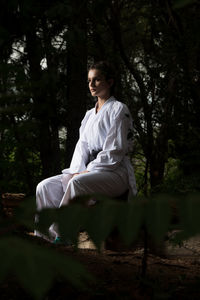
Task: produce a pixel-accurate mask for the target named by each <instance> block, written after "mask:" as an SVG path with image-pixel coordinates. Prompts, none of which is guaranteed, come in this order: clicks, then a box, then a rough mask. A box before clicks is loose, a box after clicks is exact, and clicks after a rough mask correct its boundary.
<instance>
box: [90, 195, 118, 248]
mask: <svg viewBox="0 0 200 300" xmlns="http://www.w3.org/2000/svg"><path fill="white" fill-rule="evenodd" d="M99 199H100V202H99V203H98V204H97V205H95V206H93V207H90V208H88V217H87V219H86V221H85V230H86V231H87V232H88V234H89V236H90V238H91V239H92V240H93V242H94V243H95V245H96V246H97V248H98V249H100V248H101V243H102V242H103V241H104V240H105V239H106V237H107V236H108V235H109V234H110V232H111V231H112V229H113V228H114V226H115V224H116V216H117V209H118V206H117V204H116V201H113V200H110V199H109V198H108V199H106V197H100V198H99Z"/></svg>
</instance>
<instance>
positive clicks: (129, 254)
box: [0, 237, 200, 300]
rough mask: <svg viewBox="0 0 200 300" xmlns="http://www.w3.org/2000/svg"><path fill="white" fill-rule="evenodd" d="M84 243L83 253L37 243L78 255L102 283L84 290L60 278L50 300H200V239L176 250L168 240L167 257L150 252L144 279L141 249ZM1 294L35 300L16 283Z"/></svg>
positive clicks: (3, 288)
mask: <svg viewBox="0 0 200 300" xmlns="http://www.w3.org/2000/svg"><path fill="white" fill-rule="evenodd" d="M28 238H29V237H28ZM32 239H33V240H34V239H35V238H33V237H32ZM83 240H84V238H83V237H82V241H81V242H82V245H81V244H80V248H82V249H79V251H78V252H77V251H75V250H74V248H73V247H70V246H62V245H51V244H49V243H47V242H45V241H44V242H43V241H41V240H38V239H35V240H34V241H35V242H36V243H43V244H44V247H54V248H56V251H60V252H62V253H66V254H70V255H71V256H74V257H75V258H76V259H77V260H79V261H80V262H81V263H83V264H84V265H85V266H86V268H87V269H88V270H89V271H90V272H91V273H92V274H93V276H94V278H95V279H96V280H95V281H94V282H93V283H90V284H89V285H88V286H87V288H86V289H84V290H81V291H80V290H77V288H74V287H72V286H69V284H68V283H66V282H64V281H62V280H59V281H58V282H55V284H54V286H53V287H52V288H51V290H50V291H49V293H48V295H47V296H46V297H45V300H47V299H48V300H64V299H74V300H75V299H77V300H93V299H106V300H110V299H112V300H114V299H117V300H118V299H123V300H124V299H125V300H126V299H136V300H137V299H145V300H148V299H176V300H179V299H180V300H184V299H191V300H196V299H200V285H199V282H200V269H199V265H200V256H199V255H200V237H194V238H192V239H190V240H188V241H186V242H184V243H183V244H182V245H181V247H179V246H176V247H172V246H171V245H170V244H169V242H165V249H166V251H165V256H162V257H160V256H158V255H155V254H150V253H149V255H148V261H147V272H146V275H145V276H143V277H142V276H141V275H142V258H143V248H142V247H141V245H140V246H138V247H137V246H136V247H135V248H134V249H132V250H129V251H128V250H127V251H118V252H117V251H110V250H103V249H102V251H101V252H100V253H99V252H98V251H97V250H95V249H93V248H94V247H93V246H92V245H91V242H90V241H85V240H84V241H83ZM84 243H85V244H84ZM0 295H1V297H0V299H1V300H8V299H10V300H11V299H13V300H15V299H22V300H24V299H32V298H31V297H30V296H29V295H27V294H26V293H25V292H24V290H23V289H22V288H20V287H19V285H18V284H17V283H15V282H12V280H10V281H9V280H8V281H7V282H4V283H3V284H1V286H0Z"/></svg>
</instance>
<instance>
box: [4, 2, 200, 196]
mask: <svg viewBox="0 0 200 300" xmlns="http://www.w3.org/2000/svg"><path fill="white" fill-rule="evenodd" d="M199 28H200V3H199V1H192V0H190V1H189V0H182V1H181V0H176V1H175V0H171V1H170V0H162V1H161V0H135V1H131V0H123V1H122V0H112V1H111V0H95V1H94V0H89V1H85V0H73V1H69V0H44V1H39V0H9V1H6V0H5V1H3V0H1V10H0V193H4V192H25V193H26V194H30V195H31V194H34V191H35V186H36V184H37V183H38V182H39V181H40V180H41V179H42V178H45V177H49V176H51V175H56V174H58V173H60V172H61V170H62V169H63V168H65V167H67V166H68V165H69V163H70V160H71V155H72V153H73V150H74V146H75V143H76V142H77V139H78V129H79V126H80V122H81V119H82V118H83V116H84V114H85V111H86V110H87V109H89V108H91V107H92V106H93V105H94V102H93V100H92V99H91V97H90V95H89V91H88V87H87V68H88V65H89V64H90V63H92V62H94V61H98V60H103V59H109V60H110V61H111V62H112V63H113V64H114V66H115V70H116V73H117V91H116V96H117V98H118V99H119V100H120V101H122V102H125V103H126V104H127V105H128V107H129V108H130V111H131V113H132V116H133V120H134V131H135V132H134V134H135V137H134V139H135V147H134V152H133V153H132V162H133V164H134V167H135V172H136V179H137V185H138V190H139V193H141V194H148V193H149V191H150V190H162V191H167V192H187V191H193V190H198V189H199V183H200V146H199V145H200V122H199V116H200V99H199V98H200V77H199V76H200V35H199Z"/></svg>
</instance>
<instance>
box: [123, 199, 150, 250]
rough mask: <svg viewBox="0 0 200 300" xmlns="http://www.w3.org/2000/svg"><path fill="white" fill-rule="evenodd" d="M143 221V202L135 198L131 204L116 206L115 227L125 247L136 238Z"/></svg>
mask: <svg viewBox="0 0 200 300" xmlns="http://www.w3.org/2000/svg"><path fill="white" fill-rule="evenodd" d="M143 220H144V202H143V199H141V198H139V197H138V198H135V199H134V201H132V202H131V203H121V204H118V217H117V227H118V228H119V232H120V234H121V236H122V238H123V240H124V242H125V243H126V244H127V245H130V244H131V243H132V242H134V240H135V239H136V238H137V236H138V233H139V230H140V229H141V226H142V224H143Z"/></svg>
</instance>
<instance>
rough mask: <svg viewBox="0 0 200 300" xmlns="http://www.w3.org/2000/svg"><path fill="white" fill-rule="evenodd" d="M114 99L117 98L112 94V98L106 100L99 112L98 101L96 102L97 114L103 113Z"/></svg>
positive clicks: (95, 111)
mask: <svg viewBox="0 0 200 300" xmlns="http://www.w3.org/2000/svg"><path fill="white" fill-rule="evenodd" d="M114 100H116V99H115V97H114V96H111V97H110V98H108V99H107V100H106V101H105V103H104V104H103V105H102V107H101V109H100V110H99V111H98V112H97V102H96V104H95V107H94V113H95V115H98V114H99V113H101V112H102V111H103V110H104V109H105V107H106V106H107V104H108V103H110V102H112V101H114Z"/></svg>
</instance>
